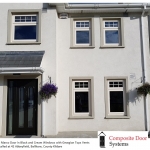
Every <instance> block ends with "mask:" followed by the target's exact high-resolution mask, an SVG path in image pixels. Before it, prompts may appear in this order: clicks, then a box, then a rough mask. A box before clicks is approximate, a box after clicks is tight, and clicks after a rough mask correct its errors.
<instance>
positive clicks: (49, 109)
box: [0, 3, 57, 135]
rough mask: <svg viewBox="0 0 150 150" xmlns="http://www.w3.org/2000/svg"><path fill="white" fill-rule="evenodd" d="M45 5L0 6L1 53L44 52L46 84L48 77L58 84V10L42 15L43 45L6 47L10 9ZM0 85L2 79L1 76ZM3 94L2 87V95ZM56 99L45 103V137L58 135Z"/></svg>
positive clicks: (0, 99)
mask: <svg viewBox="0 0 150 150" xmlns="http://www.w3.org/2000/svg"><path fill="white" fill-rule="evenodd" d="M42 8H43V4H41V3H37V4H35V3H34V4H31V3H22V4H21V3H20V4H19V3H13V4H10V3H7V4H0V14H1V20H2V21H1V23H0V26H1V28H0V35H1V36H0V51H40V50H44V51H45V54H44V56H43V60H42V63H41V67H42V68H43V69H44V75H43V76H44V79H43V80H44V83H45V82H47V81H48V80H47V79H48V76H51V78H52V81H53V82H54V83H55V82H56V10H55V9H51V8H48V9H47V11H46V10H45V11H43V12H42V14H41V44H39V45H6V43H7V16H8V10H9V9H41V10H42ZM0 83H2V77H1V75H0ZM2 92H3V88H2V86H0V93H2ZM2 97H3V95H2V94H0V118H2V112H1V111H2V110H1V107H2V100H3V98H2ZM1 124H2V123H1V119H0V135H1V128H2V127H1ZM56 132H57V131H56V99H55V98H54V97H52V98H51V99H50V100H49V101H48V102H46V101H44V135H52V134H56Z"/></svg>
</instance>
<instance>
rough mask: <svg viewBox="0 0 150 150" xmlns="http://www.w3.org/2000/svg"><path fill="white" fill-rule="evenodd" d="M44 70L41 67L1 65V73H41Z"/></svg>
mask: <svg viewBox="0 0 150 150" xmlns="http://www.w3.org/2000/svg"><path fill="white" fill-rule="evenodd" d="M43 72H44V70H43V69H42V68H41V67H1V68H0V74H12V73H40V74H42V73H43Z"/></svg>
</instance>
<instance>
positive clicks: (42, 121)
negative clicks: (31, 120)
mask: <svg viewBox="0 0 150 150" xmlns="http://www.w3.org/2000/svg"><path fill="white" fill-rule="evenodd" d="M41 76H42V82H41V86H42V85H43V84H44V76H43V74H42V75H41ZM43 105H44V104H43V100H42V99H41V109H42V110H41V136H42V137H43V138H44V112H43V111H44V109H43V107H44V106H43Z"/></svg>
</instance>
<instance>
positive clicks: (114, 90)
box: [107, 80, 126, 115]
mask: <svg viewBox="0 0 150 150" xmlns="http://www.w3.org/2000/svg"><path fill="white" fill-rule="evenodd" d="M107 86H108V111H109V113H108V115H111V114H115V115H126V109H125V99H126V98H125V94H126V92H125V88H124V87H125V83H124V80H108V85H107Z"/></svg>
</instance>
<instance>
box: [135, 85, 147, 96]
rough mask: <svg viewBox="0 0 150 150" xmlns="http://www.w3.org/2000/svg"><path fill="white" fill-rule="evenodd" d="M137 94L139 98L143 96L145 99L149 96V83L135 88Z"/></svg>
mask: <svg viewBox="0 0 150 150" xmlns="http://www.w3.org/2000/svg"><path fill="white" fill-rule="evenodd" d="M137 94H138V95H139V96H144V97H146V96H147V94H150V84H149V83H144V84H143V85H141V86H140V87H138V88H137Z"/></svg>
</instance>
